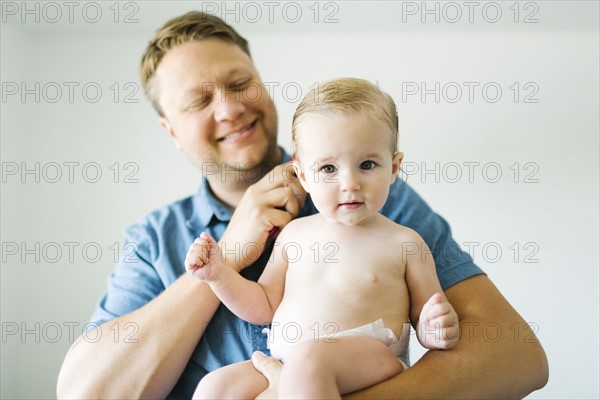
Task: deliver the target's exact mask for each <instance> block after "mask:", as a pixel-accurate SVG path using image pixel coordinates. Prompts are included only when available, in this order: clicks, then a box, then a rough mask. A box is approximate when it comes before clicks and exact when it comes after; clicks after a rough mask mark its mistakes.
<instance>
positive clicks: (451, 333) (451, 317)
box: [417, 293, 460, 349]
mask: <svg viewBox="0 0 600 400" xmlns="http://www.w3.org/2000/svg"><path fill="white" fill-rule="evenodd" d="M417 335H418V338H419V341H420V342H421V344H422V345H423V346H424V347H426V348H428V349H450V348H452V347H454V346H455V345H456V343H458V339H459V335H460V328H459V325H458V315H456V311H454V308H453V307H452V305H451V304H450V303H449V302H448V301H447V300H446V299H445V298H444V296H442V295H441V294H440V293H434V294H433V296H431V297H430V298H429V300H427V303H425V305H424V306H423V310H422V311H421V315H420V317H419V323H418V325H417Z"/></svg>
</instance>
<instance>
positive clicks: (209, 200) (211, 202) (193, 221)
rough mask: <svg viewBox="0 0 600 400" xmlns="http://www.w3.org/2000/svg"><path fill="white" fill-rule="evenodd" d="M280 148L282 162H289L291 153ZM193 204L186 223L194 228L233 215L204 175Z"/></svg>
mask: <svg viewBox="0 0 600 400" xmlns="http://www.w3.org/2000/svg"><path fill="white" fill-rule="evenodd" d="M279 150H280V151H281V155H282V163H286V162H289V161H290V160H291V157H290V155H289V154H288V153H287V152H286V151H285V149H283V148H282V147H279ZM192 204H193V211H192V215H191V216H190V218H189V219H188V220H187V221H186V225H187V226H188V227H189V228H191V229H194V230H202V229H205V228H206V227H208V225H209V224H210V223H211V221H212V220H213V217H214V218H216V219H218V220H219V221H223V222H228V221H229V220H231V216H232V215H233V213H232V212H231V210H230V209H229V208H227V206H225V204H223V203H222V202H221V201H220V200H219V199H217V198H216V197H215V195H214V194H213V192H212V190H211V188H210V185H209V184H208V181H207V180H206V178H205V177H202V182H200V187H198V190H197V191H196V194H195V195H194V196H193V197H192Z"/></svg>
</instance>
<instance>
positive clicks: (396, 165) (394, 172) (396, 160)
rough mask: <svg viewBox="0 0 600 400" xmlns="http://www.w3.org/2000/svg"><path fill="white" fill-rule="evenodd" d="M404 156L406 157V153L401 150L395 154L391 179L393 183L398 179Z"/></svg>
mask: <svg viewBox="0 0 600 400" xmlns="http://www.w3.org/2000/svg"><path fill="white" fill-rule="evenodd" d="M403 158H404V153H402V152H401V151H397V152H396V153H395V154H394V158H393V159H392V180H391V183H394V181H395V180H396V178H398V174H399V173H400V164H402V159H403ZM391 183H390V184H391Z"/></svg>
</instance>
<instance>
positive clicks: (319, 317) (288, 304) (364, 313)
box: [272, 215, 409, 341]
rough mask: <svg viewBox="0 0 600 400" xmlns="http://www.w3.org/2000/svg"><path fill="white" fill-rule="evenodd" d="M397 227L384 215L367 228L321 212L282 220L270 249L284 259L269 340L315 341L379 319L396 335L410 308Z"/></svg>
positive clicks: (406, 320) (400, 231) (399, 331)
mask: <svg viewBox="0 0 600 400" xmlns="http://www.w3.org/2000/svg"><path fill="white" fill-rule="evenodd" d="M402 229H406V228H403V227H401V226H399V225H397V224H395V223H393V222H392V221H390V220H388V219H387V218H385V217H381V219H378V220H377V223H376V224H375V225H372V226H369V227H361V226H345V225H340V224H332V223H330V222H328V221H324V220H323V219H322V217H321V216H319V215H315V216H311V217H307V218H302V219H299V220H296V221H294V222H293V223H291V224H290V225H288V226H287V227H286V232H285V235H284V238H285V240H284V241H282V242H280V243H278V244H277V246H276V247H275V249H274V250H273V251H281V252H283V254H285V255H286V257H287V258H288V271H287V275H286V281H285V291H284V296H283V299H282V301H281V304H280V305H279V307H278V309H277V311H276V313H275V315H274V317H273V325H272V335H273V337H272V338H273V340H279V339H284V340H285V339H294V341H295V340H296V339H298V340H306V339H315V338H316V337H319V336H327V335H331V334H334V333H336V332H340V331H343V330H347V329H351V328H355V327H358V326H362V325H365V324H368V323H371V322H373V321H375V320H377V319H380V318H381V319H383V321H384V323H385V326H386V327H388V328H390V329H391V330H392V331H393V332H394V334H395V335H396V337H398V338H400V337H401V335H402V328H403V325H404V324H405V323H406V322H408V314H409V294H408V289H407V286H406V281H405V270H406V260H405V257H403V250H404V249H403V248H402V247H403V246H402V245H401V240H400V239H401V237H402Z"/></svg>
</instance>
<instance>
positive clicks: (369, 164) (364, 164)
mask: <svg viewBox="0 0 600 400" xmlns="http://www.w3.org/2000/svg"><path fill="white" fill-rule="evenodd" d="M375 165H376V164H375V162H374V161H371V160H369V161H363V162H362V163H361V164H360V169H373V168H375Z"/></svg>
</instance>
